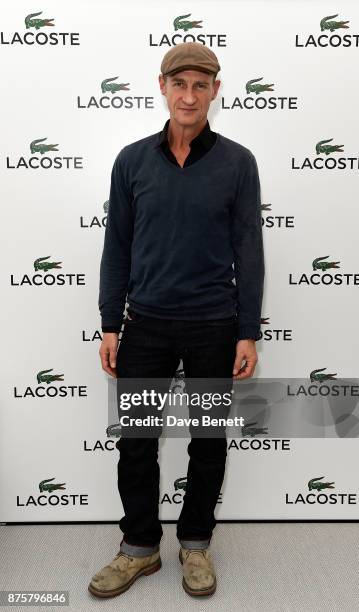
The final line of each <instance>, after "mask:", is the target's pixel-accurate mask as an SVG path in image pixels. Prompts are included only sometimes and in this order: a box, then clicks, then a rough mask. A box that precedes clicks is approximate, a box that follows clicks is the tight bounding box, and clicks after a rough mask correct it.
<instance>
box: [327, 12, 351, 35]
mask: <svg viewBox="0 0 359 612" xmlns="http://www.w3.org/2000/svg"><path fill="white" fill-rule="evenodd" d="M334 17H338V13H337V14H336V15H328V16H327V17H323V19H322V20H321V22H320V29H321V31H322V32H324V30H330V31H331V32H334V30H339V28H349V26H348V25H347V23H349V20H348V21H328V19H334Z"/></svg>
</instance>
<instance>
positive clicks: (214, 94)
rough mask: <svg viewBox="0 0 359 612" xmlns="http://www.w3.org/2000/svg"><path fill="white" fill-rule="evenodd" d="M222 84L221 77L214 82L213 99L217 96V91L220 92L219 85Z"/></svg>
mask: <svg viewBox="0 0 359 612" xmlns="http://www.w3.org/2000/svg"><path fill="white" fill-rule="evenodd" d="M220 84H221V81H220V80H219V79H217V80H216V81H215V82H214V84H213V89H214V91H213V96H212V100H214V99H215V98H216V97H217V93H218V90H219V86H220Z"/></svg>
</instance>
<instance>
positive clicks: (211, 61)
mask: <svg viewBox="0 0 359 612" xmlns="http://www.w3.org/2000/svg"><path fill="white" fill-rule="evenodd" d="M220 69H221V67H220V65H219V63H218V60H217V57H216V55H215V54H214V53H213V51H212V50H211V49H210V48H209V47H206V45H202V44H201V43H196V42H185V43H181V44H179V45H175V46H174V47H172V48H171V49H170V50H169V51H167V53H166V54H165V56H164V58H163V60H162V63H161V72H162V74H163V75H165V74H175V73H176V72H179V71H180V70H199V71H200V72H207V73H208V74H213V73H214V74H217V72H219V71H220Z"/></svg>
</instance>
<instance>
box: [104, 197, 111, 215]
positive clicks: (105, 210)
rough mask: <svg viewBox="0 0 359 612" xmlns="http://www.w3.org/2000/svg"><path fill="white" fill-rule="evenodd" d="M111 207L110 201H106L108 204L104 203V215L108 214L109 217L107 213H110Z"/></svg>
mask: <svg viewBox="0 0 359 612" xmlns="http://www.w3.org/2000/svg"><path fill="white" fill-rule="evenodd" d="M109 205H110V201H109V200H106V202H105V203H104V205H103V211H104V213H106V215H107V213H108V207H109Z"/></svg>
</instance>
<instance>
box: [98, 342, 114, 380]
mask: <svg viewBox="0 0 359 612" xmlns="http://www.w3.org/2000/svg"><path fill="white" fill-rule="evenodd" d="M117 347H118V334H117V333H114V332H104V333H103V338H102V342H101V346H100V350H99V353H100V358H101V364H102V369H103V370H105V372H107V374H109V375H110V376H112V377H113V378H117V372H116V355H117Z"/></svg>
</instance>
